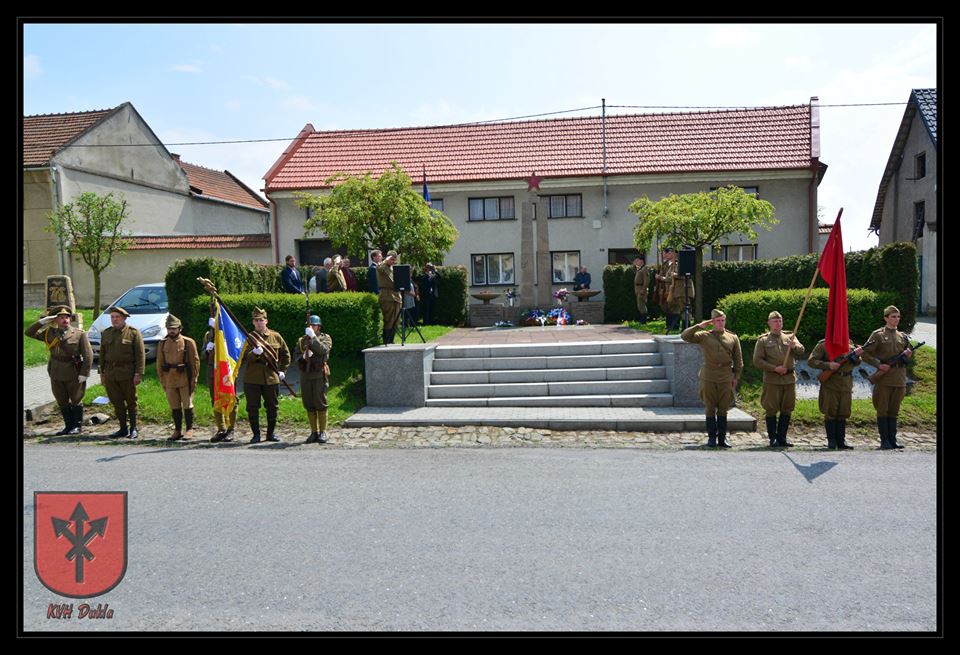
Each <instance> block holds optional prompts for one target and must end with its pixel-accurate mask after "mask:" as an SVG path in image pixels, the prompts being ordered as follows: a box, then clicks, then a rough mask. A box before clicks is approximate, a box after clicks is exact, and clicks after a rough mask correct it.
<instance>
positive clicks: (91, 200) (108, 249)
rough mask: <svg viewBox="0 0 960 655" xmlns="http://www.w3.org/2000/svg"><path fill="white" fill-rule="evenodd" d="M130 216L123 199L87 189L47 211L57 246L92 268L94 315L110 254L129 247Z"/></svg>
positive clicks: (95, 314) (49, 224) (98, 311)
mask: <svg viewBox="0 0 960 655" xmlns="http://www.w3.org/2000/svg"><path fill="white" fill-rule="evenodd" d="M129 217H130V214H129V211H128V209H127V201H126V199H125V198H124V197H123V194H122V193H121V194H120V200H119V201H117V200H115V199H114V197H113V193H112V192H111V193H108V194H107V195H105V196H100V195H97V194H96V193H92V192H89V191H88V192H87V193H84V194H81V195H80V196H79V197H77V198H76V199H75V200H74V201H73V202H71V203H68V204H66V205H63V206H62V207H60V208H58V209H56V210H54V211H52V212H50V213H48V214H47V220H48V225H47V226H46V227H45V228H44V229H45V230H47V231H48V232H53V233H54V234H56V235H57V238H58V239H59V240H60V247H61V248H66V249H67V250H68V251H69V252H71V253H72V254H74V255H79V256H80V258H81V259H83V262H84V263H85V264H86V265H87V266H89V267H90V270H91V271H93V309H94V313H93V315H94V316H97V315H98V314H99V313H100V274H101V273H102V272H103V271H104V270H105V269H106V268H107V267H108V266H110V264H111V263H112V262H113V256H114V255H115V254H118V253H122V252H123V251H125V250H126V249H127V248H128V247H129V246H130V243H131V242H130V236H131V234H130V233H125V232H124V228H125V227H127V225H128V223H127V219H128V218H129Z"/></svg>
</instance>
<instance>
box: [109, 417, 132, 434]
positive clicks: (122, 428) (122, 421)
mask: <svg viewBox="0 0 960 655" xmlns="http://www.w3.org/2000/svg"><path fill="white" fill-rule="evenodd" d="M117 419H118V420H119V421H120V429H119V430H117V431H116V432H114V433H113V434H111V435H110V436H111V437H113V438H117V437H127V436H130V432H128V431H127V421H126V417H123V418H120V417H119V416H118V417H117Z"/></svg>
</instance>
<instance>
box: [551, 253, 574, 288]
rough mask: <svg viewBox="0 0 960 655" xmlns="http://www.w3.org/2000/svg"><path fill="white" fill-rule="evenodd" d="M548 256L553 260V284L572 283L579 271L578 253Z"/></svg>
mask: <svg viewBox="0 0 960 655" xmlns="http://www.w3.org/2000/svg"><path fill="white" fill-rule="evenodd" d="M550 255H551V256H552V258H553V266H552V269H553V283H554V284H562V283H564V282H573V278H574V276H575V275H576V274H577V271H579V270H580V251H579V250H574V251H572V252H552V253H550Z"/></svg>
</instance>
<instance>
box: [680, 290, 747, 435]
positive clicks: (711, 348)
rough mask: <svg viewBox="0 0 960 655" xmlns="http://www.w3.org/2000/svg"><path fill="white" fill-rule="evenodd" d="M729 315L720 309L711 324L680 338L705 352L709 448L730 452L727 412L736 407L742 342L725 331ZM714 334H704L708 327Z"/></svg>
mask: <svg viewBox="0 0 960 655" xmlns="http://www.w3.org/2000/svg"><path fill="white" fill-rule="evenodd" d="M726 323H727V315H726V314H724V313H723V312H722V311H720V310H719V309H714V310H713V311H712V312H710V320H709V321H703V322H702V323H698V324H696V325H691V326H690V327H688V328H687V329H686V330H684V331H683V332H682V333H681V334H680V338H681V339H683V340H684V341H686V342H688V343H695V344H698V345H699V346H700V350H702V351H703V366H702V367H701V368H700V400H702V401H703V404H704V406H705V408H706V414H707V445H708V446H717V445H719V446H720V447H721V448H730V445H729V444H728V443H727V410H728V409H729V408H730V405H731V404H732V403H733V390H734V389H735V388H736V386H737V383H738V382H739V381H740V372H741V371H742V370H743V354H742V352H741V351H740V339H739V338H737V335H735V334H734V333H733V332H731V331H730V330H727V329H726ZM711 324H712V325H713V329H712V330H709V331H707V330H704V329H703V328H705V327H706V326H708V325H711Z"/></svg>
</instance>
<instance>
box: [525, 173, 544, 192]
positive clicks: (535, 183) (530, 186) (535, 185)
mask: <svg viewBox="0 0 960 655" xmlns="http://www.w3.org/2000/svg"><path fill="white" fill-rule="evenodd" d="M541 179H543V178H539V177H537V174H536V173H531V174H530V177H528V178H527V191H533V190H534V189H536V190H537V191H539V190H540V180H541Z"/></svg>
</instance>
